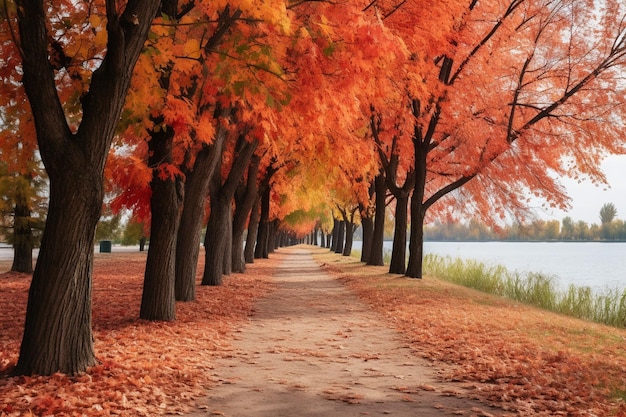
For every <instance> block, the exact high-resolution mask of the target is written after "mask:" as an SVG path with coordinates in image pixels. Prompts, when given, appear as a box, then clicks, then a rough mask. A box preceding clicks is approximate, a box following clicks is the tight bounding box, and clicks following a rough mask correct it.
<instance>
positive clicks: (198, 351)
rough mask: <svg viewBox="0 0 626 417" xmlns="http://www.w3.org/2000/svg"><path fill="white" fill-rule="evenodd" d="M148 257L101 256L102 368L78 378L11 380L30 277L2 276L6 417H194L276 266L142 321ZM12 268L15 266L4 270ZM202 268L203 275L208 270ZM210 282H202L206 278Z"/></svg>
mask: <svg viewBox="0 0 626 417" xmlns="http://www.w3.org/2000/svg"><path fill="white" fill-rule="evenodd" d="M145 259H146V256H145V253H113V254H97V255H96V260H95V266H94V291H93V329H94V337H95V348H96V355H97V359H98V361H99V364H98V365H97V366H95V367H94V368H92V369H91V370H89V371H88V372H87V373H85V374H82V375H79V376H75V377H68V376H66V375H63V374H56V375H53V376H50V377H39V376H35V377H9V376H8V372H9V371H10V369H11V368H12V367H13V366H14V365H15V362H16V361H17V357H18V352H19V344H20V342H21V336H22V331H23V323H24V317H25V311H26V300H27V294H28V286H29V283H30V275H25V274H15V273H4V274H1V275H0V416H2V417H5V416H30V415H35V416H52V415H54V416H82V415H89V416H98V415H107V416H108V415H121V416H154V415H158V414H163V413H172V414H177V413H184V412H186V411H188V410H189V409H190V407H192V406H193V405H194V402H195V400H196V398H200V397H203V396H205V395H206V388H207V387H208V386H209V385H211V369H212V361H213V360H214V359H215V358H216V356H219V355H221V354H222V353H223V352H224V350H225V349H226V348H227V346H228V343H229V340H230V339H231V336H230V335H229V332H230V331H231V330H232V329H233V327H234V326H235V325H236V324H237V323H239V322H240V321H241V320H245V319H246V317H247V316H248V315H249V314H250V312H251V310H252V302H253V301H254V300H255V299H256V298H258V297H260V296H262V295H263V294H265V293H266V292H267V291H269V290H270V289H271V285H270V284H269V281H268V277H269V276H271V273H272V270H273V268H274V264H275V261H273V260H271V259H270V260H261V261H257V262H256V263H255V264H254V265H252V266H251V267H249V268H248V271H247V272H246V273H245V274H235V275H232V276H230V277H227V278H226V279H225V283H224V285H222V286H220V287H202V286H199V287H198V289H197V302H192V303H177V320H176V321H174V322H148V321H144V320H139V319H138V318H137V317H138V315H139V306H140V303H141V289H142V285H143V270H144V265H145ZM0 268H1V270H2V271H6V270H8V269H9V268H10V264H7V263H2V264H0ZM202 269H203V267H202V256H201V265H200V267H199V271H198V274H201V272H202ZM198 278H200V276H198Z"/></svg>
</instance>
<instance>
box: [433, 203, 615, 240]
mask: <svg viewBox="0 0 626 417" xmlns="http://www.w3.org/2000/svg"><path fill="white" fill-rule="evenodd" d="M605 211H606V212H607V213H604V212H605ZM601 212H602V213H604V215H605V216H608V215H609V214H612V213H615V214H614V215H613V216H610V218H611V220H610V221H608V218H609V217H602V215H601V219H603V218H604V219H605V220H606V222H605V223H601V224H599V225H598V224H588V223H587V222H585V221H583V220H578V221H575V220H573V219H572V218H571V217H570V216H567V217H565V218H563V220H562V221H561V222H559V221H558V220H534V221H532V222H530V223H526V224H524V223H514V224H512V225H506V226H503V227H500V228H492V227H490V226H488V225H486V224H485V223H483V222H480V221H478V220H476V219H472V220H470V221H469V222H468V223H460V222H436V223H434V224H432V225H429V226H427V227H426V228H425V239H426V240H445V241H481V240H529V241H532V240H563V241H572V240H578V241H584V240H626V221H624V220H621V219H617V218H615V215H616V214H617V210H616V209H615V206H614V205H613V204H612V203H608V204H605V205H604V206H602V209H601Z"/></svg>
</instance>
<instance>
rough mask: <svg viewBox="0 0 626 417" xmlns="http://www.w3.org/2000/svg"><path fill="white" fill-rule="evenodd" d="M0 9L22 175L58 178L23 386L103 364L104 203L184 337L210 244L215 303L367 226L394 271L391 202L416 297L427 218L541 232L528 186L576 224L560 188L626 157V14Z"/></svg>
mask: <svg viewBox="0 0 626 417" xmlns="http://www.w3.org/2000/svg"><path fill="white" fill-rule="evenodd" d="M0 7H1V8H2V13H0V15H1V16H2V17H1V19H2V20H1V22H0V23H1V25H0V60H1V64H2V65H0V77H2V80H3V83H2V86H1V87H0V88H1V94H0V98H1V100H2V101H1V102H0V114H1V115H2V123H3V124H2V132H1V133H2V136H1V137H0V149H1V152H2V154H3V160H4V159H9V156H8V155H9V153H10V152H12V151H13V150H15V149H18V150H20V154H19V155H18V156H15V157H14V158H12V159H11V162H12V163H13V162H15V165H14V166H12V167H10V168H9V171H10V172H23V173H24V174H25V175H28V176H30V177H33V178H34V177H35V176H36V174H35V171H34V170H33V169H27V168H26V167H27V166H28V164H26V162H25V161H41V162H42V163H43V165H44V166H45V171H46V175H47V178H48V183H49V193H48V194H49V200H48V211H47V217H46V225H45V229H44V232H43V236H42V239H41V248H40V252H39V258H38V262H37V265H36V268H35V271H34V273H33V279H32V284H31V288H30V292H29V302H28V309H27V313H26V321H25V331H24V336H23V340H22V345H21V349H20V356H19V360H18V363H17V366H16V369H15V372H16V373H20V374H31V373H38V374H50V373H53V372H56V371H59V370H60V371H63V372H68V373H76V372H81V371H83V370H85V369H86V368H88V367H89V366H91V365H93V364H94V363H95V353H94V351H93V340H92V334H91V280H92V276H91V271H92V263H93V242H94V239H95V230H96V224H97V222H98V219H99V218H100V216H101V214H102V212H103V206H104V207H105V208H106V210H109V209H110V210H111V212H112V213H113V215H115V213H117V212H119V211H120V210H123V209H126V210H130V211H131V212H132V219H133V222H134V223H135V224H143V225H144V226H145V228H144V235H147V234H148V233H149V235H150V247H149V252H148V256H147V261H146V269H145V276H144V290H143V296H142V303H141V310H140V312H139V315H140V317H142V318H144V319H149V320H173V319H175V311H176V301H177V300H178V301H189V300H193V299H194V297H195V289H194V288H195V277H196V268H197V257H198V248H199V246H200V238H201V233H200V230H201V229H202V227H203V226H204V225H206V235H205V240H204V248H205V249H204V250H205V251H206V262H205V270H204V271H203V278H202V283H203V284H206V285H219V284H220V282H221V279H222V276H223V275H225V274H229V273H231V272H232V271H243V270H244V269H245V262H244V261H248V262H250V261H252V259H253V258H254V257H255V256H256V257H266V256H268V253H269V251H270V250H271V247H272V245H273V244H275V242H276V241H277V239H278V238H277V236H290V239H293V238H294V237H295V238H296V239H297V238H298V237H299V236H300V237H301V236H303V235H304V234H306V233H309V232H310V231H312V230H319V229H322V230H324V231H325V233H329V232H330V230H331V228H332V226H333V225H337V224H341V223H343V225H344V226H343V227H346V225H347V227H348V229H347V232H344V236H352V234H351V228H352V227H353V225H354V224H355V222H357V221H358V220H357V218H360V222H361V224H362V226H363V231H364V235H363V239H364V241H363V259H364V260H366V261H367V263H368V264H372V265H381V264H382V252H383V251H382V240H383V235H384V229H385V224H384V223H385V211H386V208H387V207H388V206H389V207H391V208H392V209H393V211H394V250H393V255H392V262H391V266H390V271H391V272H393V273H400V274H405V275H407V276H409V277H416V278H418V277H421V276H422V243H423V237H424V229H423V226H424V222H425V221H428V220H433V219H436V218H445V219H448V218H455V217H460V216H463V215H464V214H465V213H474V214H476V215H478V216H479V217H480V218H482V220H484V221H486V222H487V223H494V222H496V221H497V220H498V219H499V218H502V217H504V216H506V215H513V216H516V217H524V216H526V215H527V214H528V213H527V210H528V209H527V206H526V201H525V197H524V195H526V193H527V191H529V190H530V191H531V192H532V193H533V194H534V195H535V196H536V197H539V198H543V199H546V200H548V201H549V202H550V203H551V204H553V205H556V206H559V207H564V206H566V205H567V196H566V195H565V194H564V190H563V189H562V188H561V187H560V185H559V183H558V181H557V180H556V178H557V177H558V176H561V175H568V176H571V177H580V176H582V177H589V178H590V179H591V180H593V181H599V182H601V181H603V179H604V178H603V175H602V173H601V172H600V171H599V170H598V166H599V162H600V161H601V160H602V158H603V157H604V156H605V155H607V154H608V153H621V152H624V150H625V149H624V145H623V143H622V142H621V141H620V140H619V138H621V137H622V135H623V133H624V127H625V126H624V120H623V118H622V113H621V109H622V105H623V100H624V97H626V95H625V94H624V91H623V90H624V85H623V83H622V82H621V73H622V71H623V66H624V64H625V63H626V57H625V54H626V27H625V25H624V24H623V22H624V19H623V17H624V16H625V15H626V9H625V6H624V5H623V4H622V2H620V1H617V0H608V1H606V2H603V3H602V4H592V3H589V4H587V3H586V2H580V1H577V0H560V1H554V0H490V1H485V2H476V1H475V0H458V1H457V0H455V1H449V2H446V3H445V4H440V3H432V2H427V1H419V0H416V1H404V0H402V1H396V0H375V1H371V0H367V1H346V2H340V3H336V2H325V1H310V2H309V1H292V0H289V1H283V0H271V1H264V2H248V1H237V0H233V1H231V2H223V1H211V2H205V1H203V0H198V1H194V2H188V3H178V2H177V1H176V0H167V1H157V0H141V1H139V0H128V1H127V2H125V3H123V4H120V3H118V2H114V1H111V0H94V1H89V2H74V1H65V2H55V3H54V4H52V3H49V2H43V1H28V2H27V1H22V0H15V1H13V2H12V1H6V2H4V3H2V4H1V5H0ZM105 196H106V198H105ZM16 207H17V206H16ZM17 212H18V211H17V209H16V210H15V214H17ZM331 212H332V213H334V214H333V216H330V215H329V213H331ZM409 218H410V219H411V222H410V229H409V228H408V226H409V224H408V219H409ZM335 229H337V230H342V229H341V227H336V228H335ZM407 230H409V233H408V235H407ZM338 233H339V232H338ZM244 234H247V238H246V240H245V241H246V244H247V245H248V246H247V247H244V246H243V245H244V244H243V242H244V239H243V236H244ZM338 236H339V235H338ZM407 240H408V241H409V242H410V243H409V248H410V250H409V259H408V266H406V265H407V262H406V259H405V256H406V254H405V253H406V251H405V247H406V241H407ZM339 241H340V239H339V237H337V242H339ZM344 249H345V248H344Z"/></svg>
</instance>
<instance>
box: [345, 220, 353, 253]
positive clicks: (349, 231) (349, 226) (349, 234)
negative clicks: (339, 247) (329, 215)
mask: <svg viewBox="0 0 626 417" xmlns="http://www.w3.org/2000/svg"><path fill="white" fill-rule="evenodd" d="M345 224H346V245H345V246H344V248H343V256H350V255H351V254H352V242H353V241H354V223H353V222H352V221H346V222H345Z"/></svg>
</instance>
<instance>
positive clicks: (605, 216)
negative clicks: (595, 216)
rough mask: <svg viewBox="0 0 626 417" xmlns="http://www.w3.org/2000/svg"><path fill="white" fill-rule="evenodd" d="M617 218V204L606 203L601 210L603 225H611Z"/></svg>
mask: <svg viewBox="0 0 626 417" xmlns="http://www.w3.org/2000/svg"><path fill="white" fill-rule="evenodd" d="M615 217H617V208H615V204H613V203H606V204H604V205H603V206H602V207H601V208H600V222H601V223H602V225H603V226H604V225H607V224H610V223H611V222H612V221H613V220H615Z"/></svg>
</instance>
